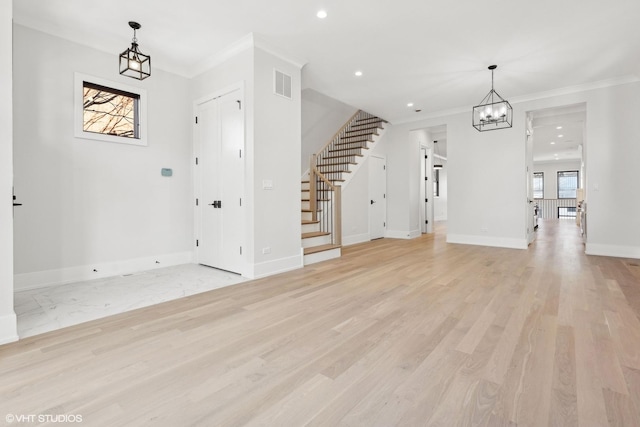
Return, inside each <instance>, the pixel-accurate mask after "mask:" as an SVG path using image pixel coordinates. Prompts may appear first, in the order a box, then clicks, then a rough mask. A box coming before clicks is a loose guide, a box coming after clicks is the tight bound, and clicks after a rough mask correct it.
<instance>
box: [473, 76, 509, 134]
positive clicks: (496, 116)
mask: <svg viewBox="0 0 640 427" xmlns="http://www.w3.org/2000/svg"><path fill="white" fill-rule="evenodd" d="M496 68H498V66H497V65H490V66H489V69H490V70H491V91H489V93H488V94H487V96H485V97H484V98H483V99H482V101H481V102H480V105H476V106H475V107H473V127H474V128H476V129H477V130H478V131H480V132H483V131H486V130H496V129H505V128H510V127H511V126H512V122H513V108H511V104H509V101H507V100H505V99H503V98H502V97H501V96H500V95H498V92H496V91H495V90H493V70H495V69H496Z"/></svg>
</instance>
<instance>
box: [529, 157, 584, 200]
mask: <svg viewBox="0 0 640 427" xmlns="http://www.w3.org/2000/svg"><path fill="white" fill-rule="evenodd" d="M580 164H581V162H580V160H575V161H572V162H544V163H542V162H540V163H534V164H533V171H534V172H543V173H544V198H545V199H557V198H558V171H580ZM580 179H581V180H582V177H580Z"/></svg>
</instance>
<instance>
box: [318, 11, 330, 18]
mask: <svg viewBox="0 0 640 427" xmlns="http://www.w3.org/2000/svg"><path fill="white" fill-rule="evenodd" d="M316 16H317V17H318V18H320V19H324V18H326V17H327V11H325V10H319V11H318V13H316Z"/></svg>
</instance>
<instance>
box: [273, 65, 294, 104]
mask: <svg viewBox="0 0 640 427" xmlns="http://www.w3.org/2000/svg"><path fill="white" fill-rule="evenodd" d="M273 71H274V73H273V76H274V82H273V89H274V92H275V94H276V95H280V96H284V97H285V98H287V99H291V76H290V75H288V74H285V73H283V72H282V71H278V70H276V69H274V70H273Z"/></svg>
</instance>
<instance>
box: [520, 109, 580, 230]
mask: <svg viewBox="0 0 640 427" xmlns="http://www.w3.org/2000/svg"><path fill="white" fill-rule="evenodd" d="M586 116H587V114H586V104H585V103H579V104H573V105H567V106H561V107H553V108H547V109H542V110H535V111H530V112H528V113H527V133H526V136H525V137H526V144H527V150H526V156H527V159H526V177H525V179H526V185H527V201H526V203H527V208H526V210H525V211H526V215H527V218H526V227H527V230H526V233H527V236H528V238H529V243H531V242H533V241H534V240H535V239H536V236H537V234H539V233H538V231H539V230H540V229H541V228H543V227H549V228H550V229H551V230H556V229H558V227H557V224H556V223H557V222H558V221H566V222H572V223H575V227H576V231H577V232H579V233H581V234H582V235H583V238H584V239H586V227H585V226H584V225H585V222H586V205H587V203H586V200H585V196H586V193H585V191H584V188H585V185H586V179H587V170H586V167H585V164H586V154H587V151H586V147H587V135H586Z"/></svg>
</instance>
